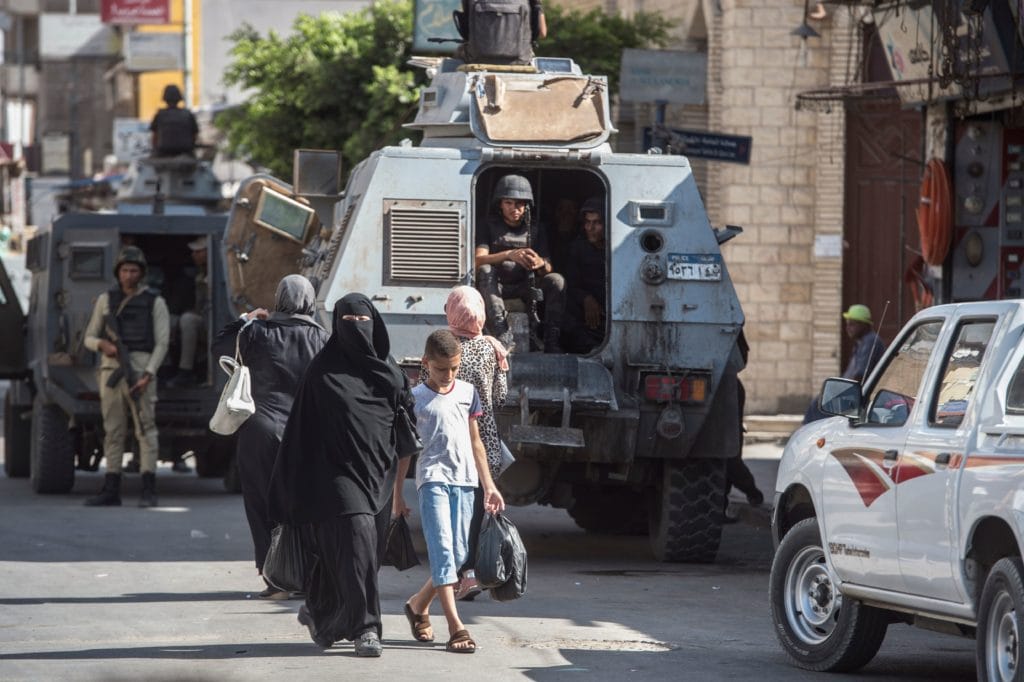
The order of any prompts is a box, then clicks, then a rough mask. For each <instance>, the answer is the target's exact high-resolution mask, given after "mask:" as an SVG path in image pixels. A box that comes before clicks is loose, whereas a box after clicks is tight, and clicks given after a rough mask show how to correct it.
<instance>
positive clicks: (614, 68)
mask: <svg viewBox="0 0 1024 682" xmlns="http://www.w3.org/2000/svg"><path fill="white" fill-rule="evenodd" d="M544 16H545V18H546V19H547V23H548V37H547V38H544V39H542V40H541V41H540V43H539V44H538V45H537V48H536V52H537V54H538V55H540V56H545V57H572V58H573V59H574V60H576V63H577V64H579V65H580V68H582V69H583V73H592V74H601V75H605V76H608V89H609V91H610V92H613V93H617V92H618V91H619V64H620V63H621V62H622V51H623V50H625V49H627V48H659V47H665V46H666V45H668V43H669V40H670V35H669V31H670V30H671V29H672V26H673V24H672V22H671V21H670V20H668V19H666V18H664V17H663V16H661V15H660V14H650V13H647V12H638V13H637V14H635V15H634V16H633V18H632V19H625V18H623V17H620V16H618V15H613V14H605V13H604V12H602V11H601V10H597V9H593V10H590V11H589V12H581V11H579V10H567V9H564V8H562V7H558V6H551V5H545V6H544Z"/></svg>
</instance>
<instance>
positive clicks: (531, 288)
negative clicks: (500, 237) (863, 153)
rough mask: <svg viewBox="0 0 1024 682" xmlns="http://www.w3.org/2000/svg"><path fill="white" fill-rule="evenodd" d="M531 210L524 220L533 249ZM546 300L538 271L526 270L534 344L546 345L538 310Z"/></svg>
mask: <svg viewBox="0 0 1024 682" xmlns="http://www.w3.org/2000/svg"><path fill="white" fill-rule="evenodd" d="M531 218H532V216H531V215H530V210H529V209H527V211H526V215H525V216H524V217H523V220H525V221H526V248H528V249H533V234H532V232H531V230H532V229H533V225H532V224H531V223H532V222H533V221H532V220H531ZM543 300H544V290H543V289H541V288H540V287H538V286H537V271H536V270H527V272H526V312H527V315H528V316H529V320H530V337H531V339H532V341H533V342H534V344H536V345H538V346H540V347H541V348H543V347H544V344H543V343H541V342H540V341H541V340H540V324H541V322H540V313H539V312H537V304H538V303H540V302H542V301H543Z"/></svg>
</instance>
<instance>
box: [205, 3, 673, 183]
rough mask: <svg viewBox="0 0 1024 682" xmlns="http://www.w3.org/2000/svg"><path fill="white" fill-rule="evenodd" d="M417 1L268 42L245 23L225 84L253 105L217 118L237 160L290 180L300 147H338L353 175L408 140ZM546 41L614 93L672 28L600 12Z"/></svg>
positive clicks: (333, 17)
mask: <svg viewBox="0 0 1024 682" xmlns="http://www.w3.org/2000/svg"><path fill="white" fill-rule="evenodd" d="M412 11H413V4H412V1H411V0H378V1H377V2H374V3H372V4H371V5H370V6H369V7H367V8H366V9H364V10H362V11H359V12H351V13H347V14H332V13H326V14H322V15H320V16H318V17H312V16H308V15H300V16H299V17H298V18H297V19H296V20H295V22H294V24H293V29H294V32H293V33H292V34H291V35H289V36H287V37H282V36H280V35H279V34H278V33H277V32H276V31H270V32H269V34H268V35H266V36H261V35H260V34H259V33H258V32H257V31H256V30H255V29H254V28H253V27H252V26H249V25H246V26H243V27H242V28H241V29H239V30H238V31H236V32H235V33H234V34H232V35H231V36H230V39H231V40H232V41H233V43H234V45H233V46H232V48H231V57H232V62H231V64H230V65H229V66H228V68H227V70H226V71H225V73H224V81H225V82H226V83H227V84H229V85H237V86H240V87H241V88H243V89H244V90H246V91H247V92H248V93H250V95H249V99H248V100H247V101H246V102H245V103H244V104H242V105H241V106H239V107H235V108H232V109H229V110H227V111H225V112H223V113H222V114H220V115H219V116H218V117H217V124H218V126H219V127H220V128H221V129H222V130H223V131H224V132H225V133H226V135H227V140H228V149H229V151H231V152H232V153H234V154H235V155H236V156H239V157H241V158H247V159H249V160H251V161H252V162H254V163H256V164H259V165H262V166H265V167H267V168H268V169H270V171H271V172H272V173H274V174H275V175H279V176H281V177H288V176H289V175H290V172H291V159H292V151H293V150H294V149H297V148H302V147H305V148H318V149H338V150H341V152H342V157H343V161H344V167H345V170H346V172H347V171H348V170H351V168H352V167H353V166H354V165H355V164H357V163H358V162H359V161H361V160H362V159H364V158H365V157H366V156H367V155H368V154H369V153H370V152H372V151H373V150H375V149H379V148H380V147H382V146H385V145H388V144H395V143H396V142H397V141H398V140H400V139H401V138H402V137H409V136H411V135H414V134H415V133H410V132H409V131H407V130H404V129H402V128H401V124H402V123H405V122H407V121H409V120H411V118H412V116H413V115H414V114H415V110H416V105H417V102H418V101H419V93H420V87H421V86H422V85H423V83H424V81H425V73H424V71H423V70H422V69H415V68H413V67H410V66H408V65H407V64H406V62H407V61H408V59H409V57H410V54H411V53H410V50H411V45H412ZM546 14H547V20H548V28H549V32H548V38H546V39H545V40H542V41H541V43H540V46H539V48H538V54H540V55H547V56H561V57H572V58H573V59H575V60H576V62H577V63H578V64H579V65H580V66H581V67H582V68H583V70H584V72H586V73H595V74H604V75H607V76H608V80H609V84H610V88H611V92H613V93H614V92H617V90H618V80H619V63H620V61H621V59H622V50H623V49H625V48H632V47H663V46H665V45H666V44H667V43H668V40H669V30H670V28H671V26H672V24H671V22H669V21H667V20H666V19H664V18H662V17H661V16H659V15H655V14H646V13H639V14H637V15H636V16H635V17H634V18H633V19H631V20H629V19H623V18H622V17H619V16H613V15H607V14H604V13H603V12H601V11H599V10H592V11H590V12H586V13H583V12H579V11H568V10H563V9H562V8H560V7H549V8H548V9H547V10H546Z"/></svg>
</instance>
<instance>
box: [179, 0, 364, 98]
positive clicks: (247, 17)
mask: <svg viewBox="0 0 1024 682" xmlns="http://www.w3.org/2000/svg"><path fill="white" fill-rule="evenodd" d="M201 2H202V4H201V8H200V11H201V12H202V19H201V21H202V24H201V35H200V36H199V40H200V47H199V55H200V56H199V59H200V61H201V66H200V69H201V70H200V79H201V81H200V84H199V101H198V102H195V103H194V105H211V104H217V103H220V102H225V103H227V104H237V103H238V102H241V101H242V100H244V99H245V97H244V95H243V93H242V92H241V91H240V90H238V89H237V88H230V89H229V88H228V87H227V86H225V85H224V83H223V82H222V75H223V73H224V69H225V68H227V65H228V63H229V61H230V59H229V56H228V50H229V49H230V48H231V42H230V41H229V40H227V37H228V36H229V35H230V34H231V33H233V32H234V31H235V30H236V29H237V28H238V27H239V26H241V25H242V24H243V23H245V22H248V23H249V24H251V25H252V26H253V27H255V28H256V30H257V31H259V32H260V34H262V35H266V34H267V32H268V31H269V30H270V29H274V30H276V31H277V32H278V33H279V34H281V35H288V34H290V33H291V28H292V23H293V22H294V20H295V17H296V16H298V15H299V14H313V15H318V14H321V13H323V12H339V13H345V12H352V11H355V10H359V9H362V8H363V7H366V6H368V5H369V4H370V3H369V1H368V0H201Z"/></svg>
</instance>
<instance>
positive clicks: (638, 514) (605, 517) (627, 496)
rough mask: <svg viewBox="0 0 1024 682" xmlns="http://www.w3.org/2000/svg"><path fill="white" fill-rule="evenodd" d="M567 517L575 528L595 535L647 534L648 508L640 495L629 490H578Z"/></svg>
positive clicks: (583, 488) (574, 493)
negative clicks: (577, 527)
mask: <svg viewBox="0 0 1024 682" xmlns="http://www.w3.org/2000/svg"><path fill="white" fill-rule="evenodd" d="M573 496H574V497H575V498H576V499H575V501H574V502H573V504H572V506H571V507H569V509H568V512H569V516H571V517H572V520H573V521H575V522H576V525H577V526H579V527H580V528H582V529H583V530H586V531H592V532H594V533H611V534H612V535H643V534H644V533H646V532H647V505H646V502H645V499H644V496H643V495H642V494H641V493H638V492H634V491H632V490H614V489H613V490H601V489H600V488H593V487H581V488H576V489H575V490H574V491H573Z"/></svg>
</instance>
